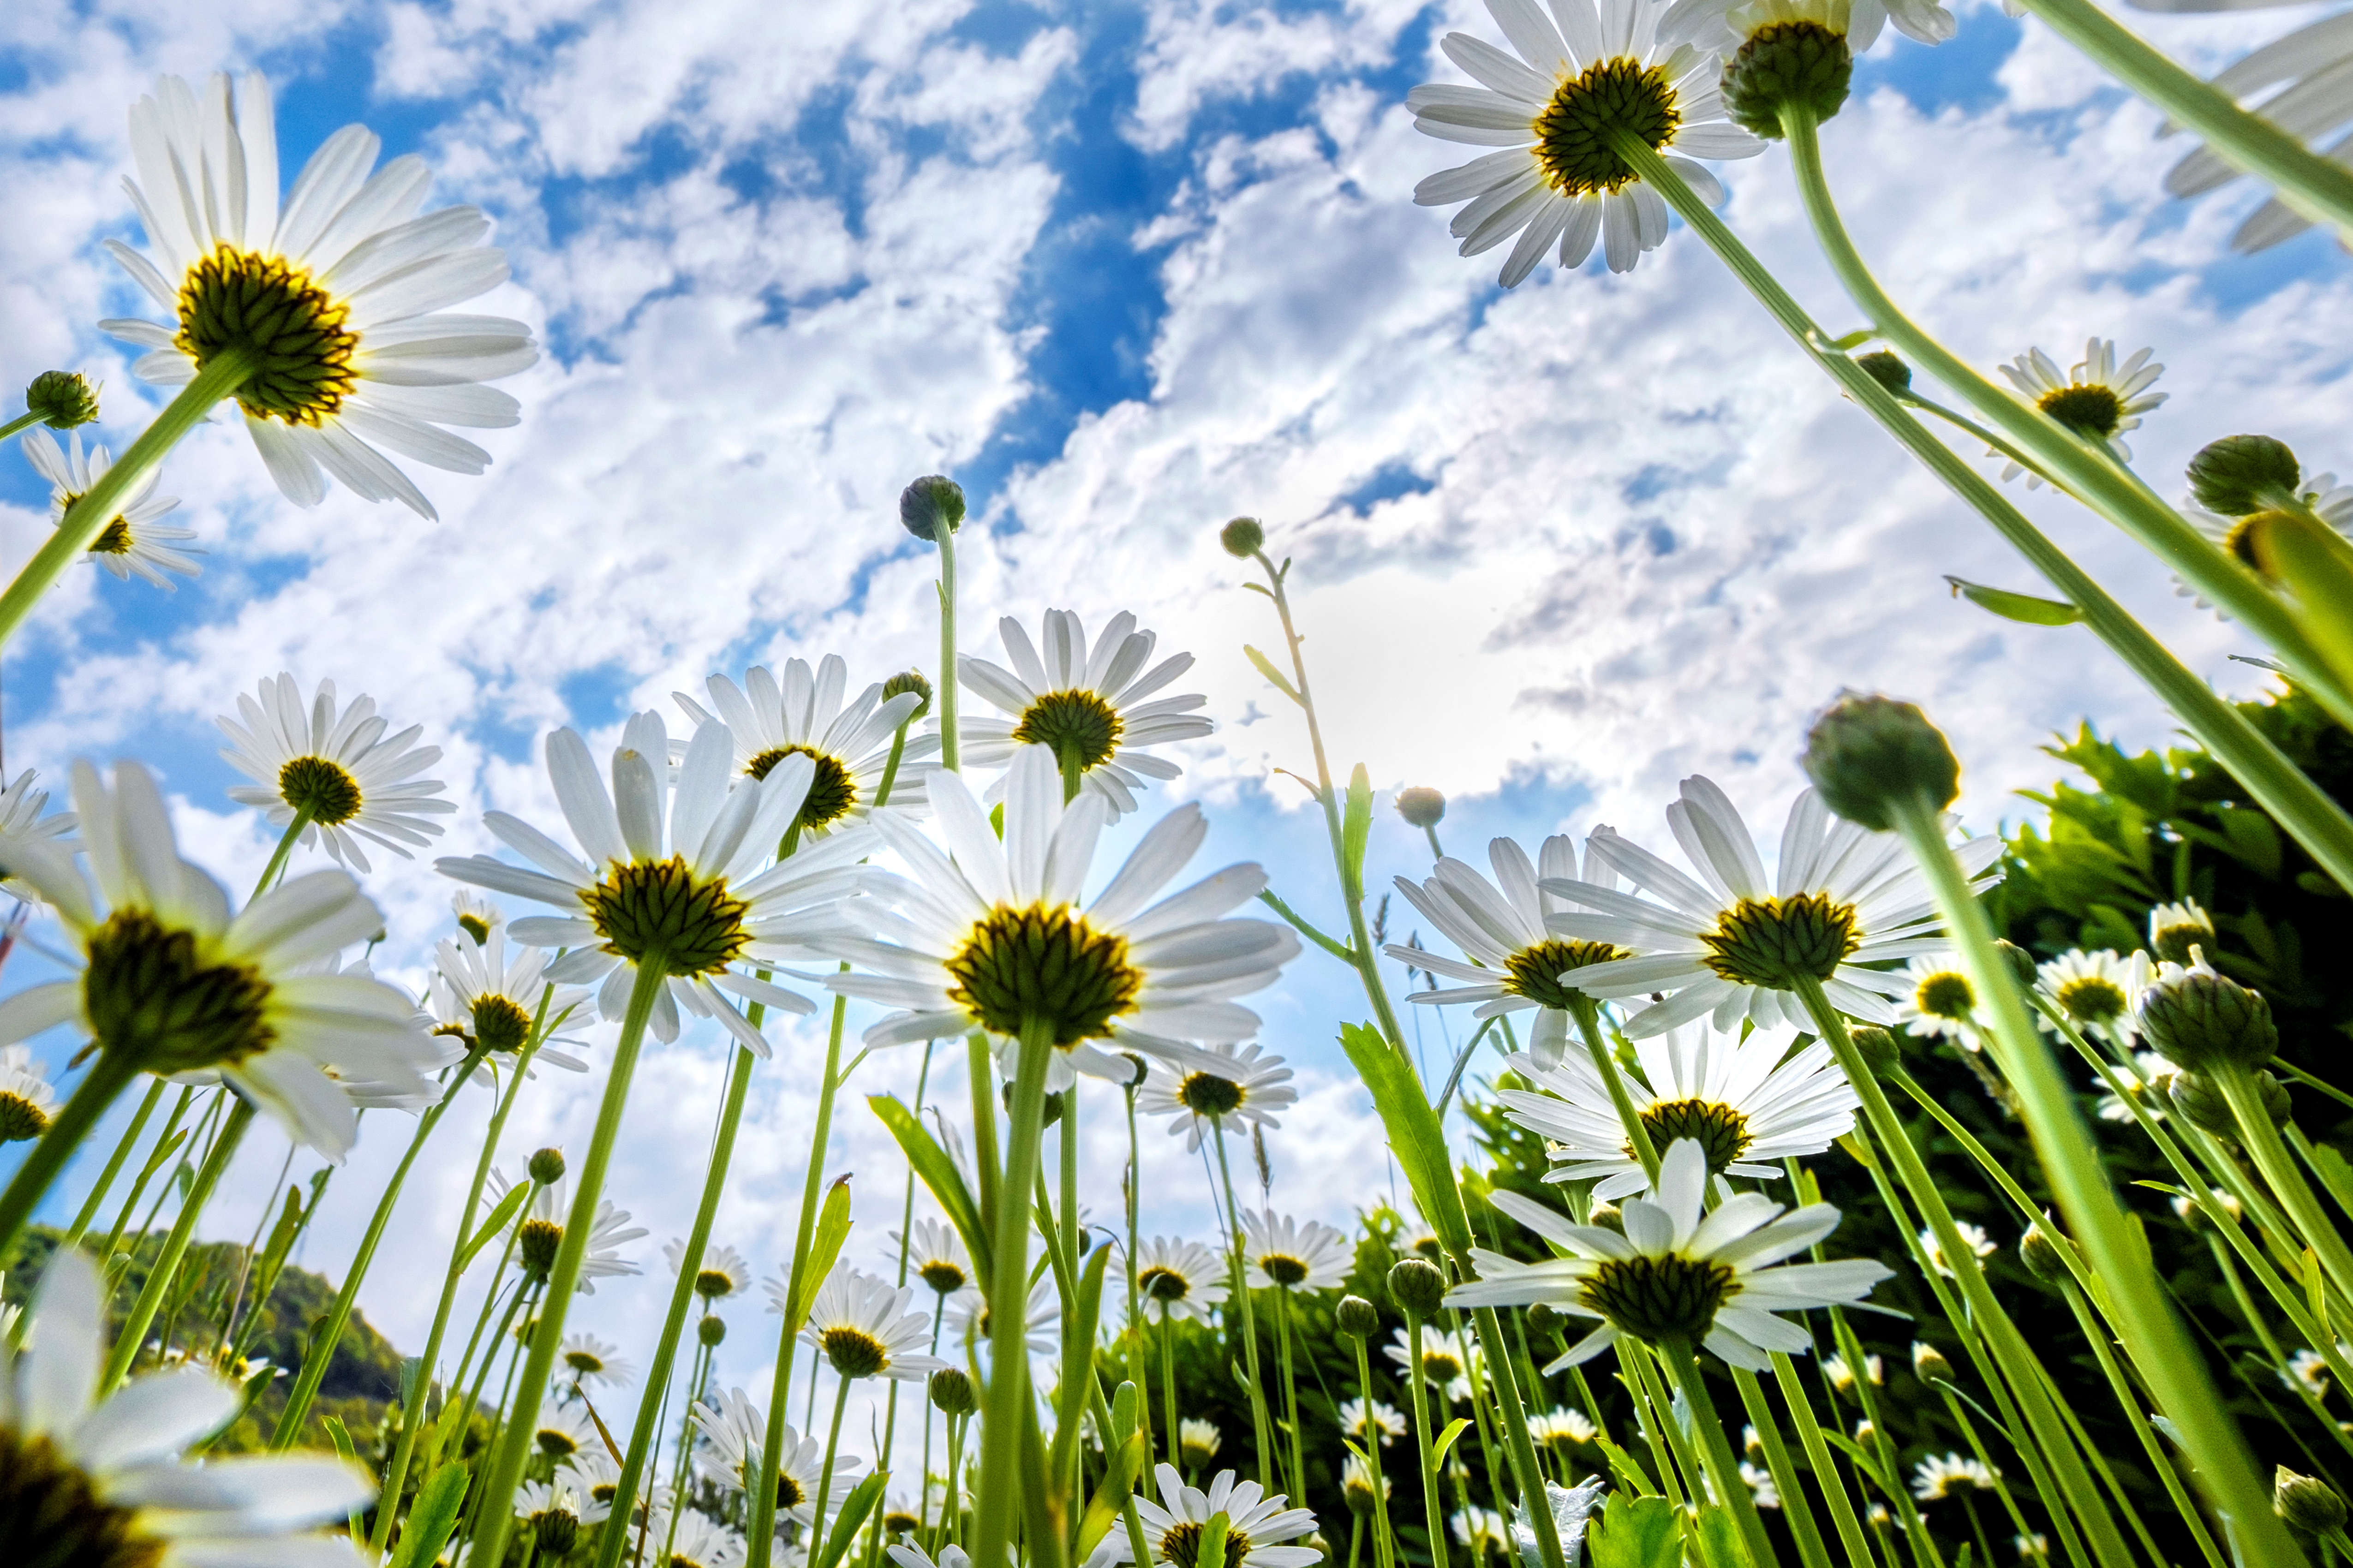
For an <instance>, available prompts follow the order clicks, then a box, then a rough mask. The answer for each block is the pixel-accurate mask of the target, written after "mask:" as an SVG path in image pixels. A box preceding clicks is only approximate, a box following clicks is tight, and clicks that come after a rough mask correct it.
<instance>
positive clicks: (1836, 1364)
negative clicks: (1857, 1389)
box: [1822, 1355, 1887, 1396]
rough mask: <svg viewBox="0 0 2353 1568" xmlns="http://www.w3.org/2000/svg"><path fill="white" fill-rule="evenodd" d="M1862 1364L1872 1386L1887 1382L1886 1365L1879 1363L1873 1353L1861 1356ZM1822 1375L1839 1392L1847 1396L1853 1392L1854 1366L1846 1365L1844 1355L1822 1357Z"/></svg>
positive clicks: (1879, 1385) (1876, 1386) (1875, 1386)
mask: <svg viewBox="0 0 2353 1568" xmlns="http://www.w3.org/2000/svg"><path fill="white" fill-rule="evenodd" d="M1862 1364H1863V1370H1864V1372H1865V1373H1867V1374H1868V1375H1869V1376H1870V1378H1871V1386H1872V1387H1873V1388H1878V1387H1881V1386H1882V1385H1883V1384H1885V1383H1886V1382H1887V1373H1886V1367H1885V1366H1884V1365H1883V1363H1881V1361H1880V1359H1879V1358H1878V1357H1877V1356H1875V1355H1873V1356H1865V1357H1863V1358H1862ZM1822 1375H1823V1376H1824V1377H1827V1378H1829V1379H1830V1380H1831V1387H1832V1388H1835V1389H1837V1390H1838V1391H1839V1392H1840V1393H1841V1394H1847V1395H1849V1396H1852V1394H1853V1393H1854V1368H1852V1367H1851V1366H1849V1365H1847V1363H1846V1357H1844V1356H1842V1355H1831V1356H1825V1357H1823V1358H1822Z"/></svg>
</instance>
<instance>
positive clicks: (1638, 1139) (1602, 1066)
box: [1575, 992, 1659, 1187]
mask: <svg viewBox="0 0 2353 1568" xmlns="http://www.w3.org/2000/svg"><path fill="white" fill-rule="evenodd" d="M1600 1011H1601V1010H1600V1008H1599V1005H1596V1004H1595V1002H1594V1001H1593V999H1592V998H1591V997H1589V996H1588V995H1586V994H1584V993H1582V992H1579V993H1578V994H1577V1007H1576V1009H1575V1014H1576V1017H1577V1031H1578V1033H1580V1034H1582V1035H1583V1036H1584V1037H1585V1050H1586V1054H1587V1055H1588V1056H1590V1057H1591V1058H1593V1070H1594V1071H1596V1072H1598V1073H1599V1074H1600V1075H1601V1083H1602V1086H1603V1087H1604V1088H1606V1089H1609V1103H1610V1104H1611V1105H1614V1106H1616V1107H1617V1108H1618V1121H1619V1122H1620V1124H1621V1125H1622V1126H1623V1127H1624V1128H1625V1129H1626V1138H1627V1141H1628V1142H1630V1143H1631V1144H1633V1146H1634V1157H1635V1158H1636V1159H1638V1160H1640V1161H1641V1162H1642V1175H1643V1177H1644V1178H1645V1179H1646V1180H1648V1181H1649V1182H1650V1184H1651V1186H1653V1187H1656V1186H1657V1185H1658V1184H1659V1146H1658V1145H1657V1144H1656V1143H1654V1142H1651V1130H1650V1128H1649V1127H1648V1126H1647V1125H1645V1124H1644V1122H1643V1121H1642V1113H1641V1111H1639V1110H1635V1109H1634V1097H1633V1095H1632V1094H1630V1093H1629V1092H1628V1090H1627V1089H1626V1079H1625V1077H1624V1075H1623V1074H1621V1073H1620V1072H1619V1070H1618V1058H1615V1057H1613V1056H1611V1055H1610V1054H1609V1041H1607V1040H1605V1039H1603V1038H1602V1037H1601V1021H1600Z"/></svg>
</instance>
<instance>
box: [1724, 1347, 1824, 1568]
mask: <svg viewBox="0 0 2353 1568" xmlns="http://www.w3.org/2000/svg"><path fill="white" fill-rule="evenodd" d="M1731 1370H1732V1383H1733V1386H1734V1387H1736V1388H1737V1389H1739V1390H1740V1404H1741V1406H1742V1408H1743V1409H1744V1410H1746V1412H1747V1415H1748V1424H1749V1425H1750V1426H1754V1427H1756V1428H1757V1441H1758V1442H1759V1443H1761V1444H1763V1445H1764V1447H1765V1468H1766V1469H1767V1472H1769V1473H1770V1474H1771V1476H1772V1478H1773V1489H1774V1490H1776V1491H1778V1492H1779V1493H1780V1494H1781V1510H1782V1517H1783V1518H1784V1519H1786V1520H1787V1521H1788V1524H1789V1537H1790V1539H1791V1540H1793V1541H1795V1542H1797V1543H1798V1556H1799V1559H1800V1560H1802V1561H1803V1562H1804V1563H1805V1565H1806V1568H1831V1556H1830V1551H1829V1549H1828V1547H1826V1546H1825V1545H1824V1544H1823V1542H1822V1532H1821V1529H1820V1526H1819V1525H1817V1524H1816V1523H1815V1522H1814V1509H1813V1504H1812V1503H1811V1502H1810V1500H1808V1499H1807V1497H1806V1493H1805V1489H1804V1485H1803V1483H1801V1482H1800V1481H1799V1479H1798V1468H1797V1467H1796V1466H1795V1465H1793V1464H1791V1463H1790V1462H1789V1447H1788V1444H1787V1443H1785V1442H1783V1441H1782V1439H1781V1424H1780V1423H1779V1422H1778V1421H1776V1420H1774V1419H1773V1406H1772V1405H1771V1404H1770V1403H1769V1402H1768V1401H1767V1399H1766V1397H1765V1389H1764V1386H1763V1384H1759V1383H1758V1382H1757V1374H1756V1373H1753V1372H1750V1371H1748V1370H1747V1369H1746V1368H1744V1367H1734V1368H1732V1369H1731ZM1819 1479H1820V1482H1821V1486H1822V1489H1823V1490H1824V1491H1828V1490H1829V1489H1830V1488H1831V1486H1832V1485H1833V1484H1834V1483H1833V1481H1832V1479H1831V1477H1829V1476H1822V1477H1820V1478H1819ZM1742 1489H1743V1490H1744V1491H1745V1490H1746V1486H1745V1485H1744V1486H1743V1488H1742Z"/></svg>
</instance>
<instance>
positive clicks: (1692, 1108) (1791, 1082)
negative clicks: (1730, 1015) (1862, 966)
mask: <svg viewBox="0 0 2353 1568" xmlns="http://www.w3.org/2000/svg"><path fill="white" fill-rule="evenodd" d="M1789 1046H1790V1040H1789V1036H1788V1032H1787V1031H1786V1030H1782V1029H1769V1028H1768V1029H1758V1030H1756V1031H1755V1032H1753V1033H1752V1034H1750V1035H1749V1036H1748V1037H1747V1038H1746V1039H1742V1038H1740V1037H1737V1036H1735V1035H1728V1034H1725V1035H1720V1034H1717V1033H1716V1032H1715V1030H1714V1029H1711V1028H1709V1027H1708V1026H1706V1025H1705V1024H1698V1025H1686V1026H1683V1028H1680V1029H1670V1030H1668V1031H1666V1032H1665V1033H1664V1034H1660V1035H1651V1036H1647V1037H1643V1038H1641V1039H1638V1040H1635V1041H1634V1042H1633V1047H1634V1050H1635V1053H1636V1055H1637V1057H1638V1058H1639V1059H1640V1060H1641V1072H1640V1073H1628V1074H1625V1075H1624V1079H1625V1087H1626V1089H1627V1092H1628V1094H1629V1095H1630V1098H1631V1099H1632V1100H1633V1101H1634V1109H1635V1112H1636V1114H1637V1115H1639V1116H1640V1117H1641V1119H1642V1125H1643V1127H1644V1128H1645V1129H1646V1130H1648V1131H1649V1132H1650V1134H1651V1144H1652V1146H1653V1147H1655V1148H1660V1149H1663V1148H1665V1147H1666V1146H1667V1145H1668V1144H1670V1143H1672V1142H1674V1141H1675V1140H1676V1139H1678V1138H1693V1139H1696V1140H1698V1141H1699V1144H1700V1147H1701V1148H1702V1149H1704V1150H1705V1151H1706V1152H1707V1158H1708V1168H1709V1169H1710V1170H1711V1171H1712V1172H1713V1173H1715V1174H1716V1175H1718V1176H1746V1177H1749V1178H1750V1179H1752V1180H1756V1181H1769V1180H1771V1179H1773V1178H1774V1177H1777V1176H1778V1175H1780V1174H1782V1171H1781V1168H1780V1167H1779V1165H1778V1163H1776V1162H1778V1161H1780V1160H1782V1159H1785V1158H1788V1157H1792V1156H1798V1155H1806V1154H1819V1153H1821V1152H1823V1151H1824V1150H1826V1149H1828V1148H1829V1147H1830V1146H1831V1144H1832V1143H1834V1142H1837V1141H1838V1140H1839V1139H1841V1138H1843V1137H1845V1136H1846V1135H1847V1133H1849V1132H1851V1131H1853V1130H1854V1109H1855V1107H1856V1105H1857V1104H1859V1103H1860V1101H1859V1100H1857V1099H1856V1097H1855V1092H1854V1086H1853V1085H1852V1084H1850V1083H1848V1082H1847V1080H1846V1074H1845V1073H1843V1072H1841V1071H1840V1070H1839V1065H1838V1063H1837V1062H1836V1061H1835V1060H1833V1059H1832V1058H1831V1048H1830V1047H1829V1046H1827V1045H1825V1044H1823V1043H1822V1042H1820V1041H1819V1040H1817V1041H1815V1042H1814V1043H1813V1044H1811V1045H1810V1046H1808V1047H1806V1048H1805V1049H1803V1050H1801V1051H1799V1052H1798V1053H1797V1054H1796V1055H1795V1056H1791V1055H1790V1054H1789ZM1511 1061H1512V1068H1513V1070H1514V1071H1515V1072H1517V1073H1519V1074H1520V1075H1521V1076H1522V1077H1523V1078H1525V1079H1527V1080H1528V1082H1529V1083H1530V1084H1532V1085H1533V1086H1534V1087H1533V1088H1532V1089H1497V1090H1495V1098H1496V1099H1497V1100H1501V1101H1502V1102H1503V1103H1504V1105H1505V1106H1506V1107H1508V1108H1509V1110H1508V1112H1507V1114H1508V1115H1509V1116H1510V1117H1511V1119H1512V1120H1513V1121H1515V1122H1517V1123H1518V1124H1519V1125H1521V1126H1522V1127H1525V1128H1526V1129H1528V1131H1531V1132H1535V1133H1539V1134H1541V1135H1542V1136H1543V1137H1545V1138H1546V1139H1547V1140H1549V1142H1550V1152H1551V1155H1552V1158H1553V1162H1554V1163H1553V1167H1552V1169H1551V1170H1550V1171H1549V1172H1548V1173H1546V1180H1547V1181H1554V1182H1581V1181H1588V1180H1591V1179H1593V1178H1596V1177H1599V1184H1597V1185H1596V1186H1595V1187H1594V1189H1593V1195H1594V1196H1595V1197H1596V1198H1598V1199H1602V1200H1605V1201H1607V1200H1609V1199H1614V1198H1619V1197H1623V1196H1625V1195H1626V1194H1629V1193H1640V1192H1641V1191H1642V1190H1643V1189H1644V1188H1645V1187H1647V1186H1648V1185H1649V1184H1650V1183H1649V1179H1648V1178H1647V1177H1646V1176H1644V1174H1643V1173H1642V1165H1641V1161H1640V1160H1638V1159H1636V1158H1635V1156H1634V1153H1633V1152H1632V1149H1631V1147H1630V1144H1629V1142H1628V1141H1627V1137H1626V1126H1625V1123H1624V1122H1623V1121H1621V1120H1620V1118H1619V1115H1618V1108H1617V1105H1616V1104H1615V1102H1614V1101H1612V1100H1610V1098H1609V1089H1608V1087H1607V1086H1605V1085H1604V1084H1603V1083H1602V1081H1601V1075H1600V1073H1599V1072H1598V1071H1597V1070H1596V1069H1595V1068H1594V1066H1593V1062H1592V1059H1591V1058H1588V1057H1587V1056H1585V1055H1584V1054H1583V1053H1581V1052H1580V1053H1577V1054H1575V1055H1571V1056H1567V1057H1564V1058H1562V1059H1561V1063H1560V1065H1559V1066H1558V1067H1556V1068H1544V1067H1539V1066H1538V1065H1537V1064H1536V1061H1535V1058H1533V1057H1530V1056H1529V1055H1528V1054H1527V1053H1526V1052H1525V1051H1523V1052H1521V1053H1519V1054H1517V1055H1515V1056H1514V1057H1513V1058H1511Z"/></svg>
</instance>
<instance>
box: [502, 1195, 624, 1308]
mask: <svg viewBox="0 0 2353 1568" xmlns="http://www.w3.org/2000/svg"><path fill="white" fill-rule="evenodd" d="M566 1185H567V1183H566V1181H565V1178H563V1177H561V1176H559V1177H557V1178H556V1180H555V1181H554V1183H553V1184H549V1185H546V1186H543V1187H540V1188H539V1190H538V1191H537V1192H535V1193H533V1194H532V1197H531V1201H530V1202H529V1203H527V1204H525V1205H523V1210H522V1218H521V1219H520V1220H518V1221H517V1222H516V1228H515V1251H516V1253H517V1254H518V1255H519V1256H520V1257H521V1258H522V1267H523V1271H524V1272H525V1273H526V1274H531V1275H536V1276H538V1277H540V1278H542V1279H544V1278H545V1277H546V1275H547V1272H548V1270H550V1269H552V1268H554V1267H555V1255H556V1253H557V1252H559V1251H560V1250H562V1248H563V1246H564V1225H565V1216H566V1215H570V1214H571V1212H572V1200H571V1198H570V1197H569V1196H567V1195H566V1194H565V1187H566ZM490 1186H491V1200H492V1203H493V1205H494V1206H495V1205H496V1203H497V1202H499V1201H501V1200H502V1199H504V1198H505V1197H506V1195H507V1190H508V1187H509V1186H510V1183H509V1182H508V1181H507V1178H506V1174H505V1173H504V1172H502V1171H501V1170H499V1169H498V1168H497V1167H496V1166H492V1167H491V1182H490ZM645 1234H646V1227H645V1226H641V1225H631V1224H630V1223H629V1211H628V1210H627V1209H621V1208H615V1207H614V1206H613V1200H612V1199H610V1198H599V1199H598V1200H597V1201H596V1220H595V1222H594V1223H593V1224H591V1225H590V1226H589V1227H588V1249H587V1251H586V1253H584V1254H583V1255H582V1256H581V1259H580V1286H579V1292H580V1294H581V1295H583V1296H594V1295H595V1294H596V1281H597V1280H599V1279H613V1278H616V1277H617V1276H619V1275H623V1274H642V1273H644V1272H645V1270H644V1269H643V1268H639V1267H638V1265H637V1264H634V1263H632V1262H630V1261H629V1260H628V1259H627V1258H623V1257H622V1256H621V1250H620V1249H621V1244H622V1243H624V1242H628V1241H635V1240H637V1239H638V1237H641V1236H643V1235H645Z"/></svg>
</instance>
